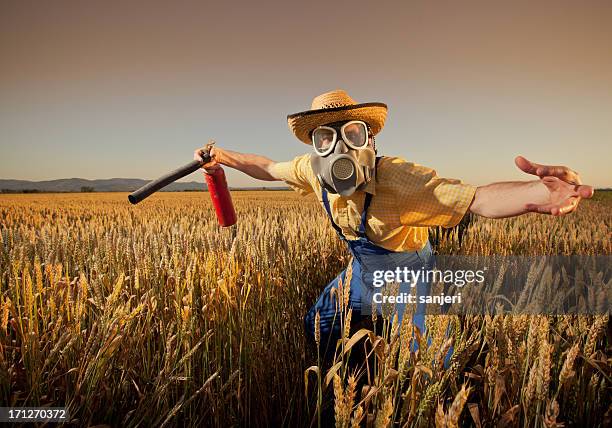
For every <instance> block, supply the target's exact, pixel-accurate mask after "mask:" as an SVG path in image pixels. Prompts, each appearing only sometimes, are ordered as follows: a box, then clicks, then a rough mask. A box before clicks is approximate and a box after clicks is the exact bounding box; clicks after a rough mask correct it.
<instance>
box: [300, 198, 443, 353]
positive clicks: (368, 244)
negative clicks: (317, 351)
mask: <svg viewBox="0 0 612 428" xmlns="http://www.w3.org/2000/svg"><path fill="white" fill-rule="evenodd" d="M322 190H323V192H322V193H323V195H322V196H323V205H324V206H325V210H326V211H327V214H328V216H329V219H330V220H331V223H332V226H333V227H334V229H335V230H336V232H337V233H338V235H339V236H340V239H342V240H343V241H345V242H346V243H347V245H348V249H349V251H350V252H351V254H352V255H353V262H352V268H353V273H352V278H351V288H350V303H349V306H350V307H351V308H352V309H353V313H352V319H353V320H359V319H360V318H361V317H366V316H369V315H371V313H372V312H371V311H372V310H373V309H372V302H373V300H372V294H373V293H374V292H377V291H380V290H378V289H376V288H375V287H374V286H373V275H374V274H373V272H374V271H376V270H393V271H395V270H396V268H397V267H400V268H402V269H403V268H404V267H407V268H408V269H414V270H415V271H416V270H419V269H421V268H424V269H432V268H433V265H434V263H435V257H434V255H433V253H432V249H431V244H430V243H429V241H427V243H426V244H425V246H424V247H423V248H422V249H421V250H418V251H406V252H394V251H390V250H387V249H385V248H382V247H380V246H378V245H376V244H374V243H373V242H372V241H370V240H369V239H368V237H367V235H366V224H367V211H368V207H369V206H370V202H371V201H372V195H371V194H370V193H366V197H365V203H364V209H363V212H362V214H361V224H360V225H359V232H358V235H359V238H358V239H356V240H347V239H346V237H345V236H344V234H343V233H342V230H341V229H340V227H339V226H338V225H337V224H336V223H335V222H334V219H333V217H332V215H331V209H330V205H329V200H328V197H327V191H326V190H325V189H322ZM345 274H346V269H345V270H344V271H342V272H341V273H340V274H339V275H338V276H337V277H336V278H335V279H334V280H333V281H331V282H330V283H329V284H328V285H327V286H326V287H325V290H323V293H321V295H320V296H319V299H318V300H317V302H316V303H315V304H314V305H313V306H312V307H311V308H310V310H309V311H308V313H307V314H306V316H305V317H304V323H305V327H306V332H307V334H308V335H309V336H310V338H313V337H314V331H315V316H316V314H317V312H319V315H320V330H321V344H322V346H326V344H329V346H330V347H333V346H334V344H335V343H336V341H337V339H339V338H340V331H341V330H340V328H341V326H340V315H339V314H338V313H337V308H336V302H335V297H333V296H332V295H331V293H330V292H331V289H332V288H336V287H337V286H338V279H339V278H342V280H343V281H344V277H345ZM416 288H417V295H418V296H421V295H426V294H428V293H429V284H428V283H427V282H424V281H422V280H421V281H419V282H418V283H417V284H416ZM410 291H411V288H410V284H408V283H403V284H400V292H407V293H409V292H410ZM377 306H378V308H377V311H378V313H379V314H380V305H377ZM395 307H396V309H397V312H398V321H400V322H401V320H402V317H403V314H404V309H405V304H396V305H395ZM413 323H414V325H415V326H417V327H418V328H419V330H420V331H421V332H422V333H423V332H424V331H425V305H424V304H418V305H417V307H416V310H415V313H414V316H413ZM332 353H333V351H332Z"/></svg>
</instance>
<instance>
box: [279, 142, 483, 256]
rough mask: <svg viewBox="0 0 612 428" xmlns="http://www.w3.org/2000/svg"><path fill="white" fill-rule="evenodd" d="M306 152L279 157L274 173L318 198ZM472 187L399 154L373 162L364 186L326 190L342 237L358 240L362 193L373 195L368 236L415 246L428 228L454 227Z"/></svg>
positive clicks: (393, 245)
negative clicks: (344, 190)
mask: <svg viewBox="0 0 612 428" xmlns="http://www.w3.org/2000/svg"><path fill="white" fill-rule="evenodd" d="M310 156H311V154H310V153H308V154H305V155H302V156H298V157H296V158H295V159H293V160H292V161H288V162H278V163H276V164H275V166H274V171H273V174H274V175H275V176H276V177H279V178H281V179H282V180H284V181H285V182H286V183H287V184H288V185H289V186H291V187H292V188H293V189H294V190H296V191H297V192H299V193H300V194H301V195H308V194H310V193H312V192H315V194H316V196H317V198H318V200H319V201H320V202H321V203H322V201H323V199H322V195H321V186H320V185H319V182H318V180H317V178H316V176H315V174H314V172H313V170H312V167H311V166H310ZM475 191H476V187H475V186H473V185H470V184H465V183H462V182H461V181H460V180H455V179H448V178H441V177H438V176H437V175H436V171H434V170H433V169H431V168H427V167H425V166H422V165H418V164H415V163H412V162H407V161H405V160H404V159H402V158H398V157H386V156H385V157H383V158H381V159H380V161H379V162H378V167H377V172H376V180H371V181H370V182H369V183H368V184H367V185H366V187H365V188H364V190H363V191H359V192H355V193H354V194H353V195H351V196H348V197H345V196H340V195H335V194H332V193H328V198H329V204H330V208H331V212H332V216H333V218H334V221H335V222H336V224H337V225H338V226H340V228H341V229H342V233H343V234H344V236H345V237H346V239H349V240H353V239H357V238H358V236H357V231H358V230H359V224H360V222H361V213H362V211H363V205H364V202H365V192H368V193H371V194H372V195H373V197H372V201H371V203H370V208H369V209H368V215H367V228H366V233H367V236H368V238H369V239H370V241H372V242H373V243H375V244H376V245H378V246H381V247H383V248H386V249H387V250H391V251H415V250H420V249H421V248H423V246H424V245H425V244H426V243H427V239H428V237H429V235H428V232H429V230H428V227H429V226H443V227H453V226H455V225H457V223H459V221H461V218H462V217H463V215H464V214H465V212H466V211H467V209H468V207H469V205H470V203H471V202H472V199H473V198H474V192H475Z"/></svg>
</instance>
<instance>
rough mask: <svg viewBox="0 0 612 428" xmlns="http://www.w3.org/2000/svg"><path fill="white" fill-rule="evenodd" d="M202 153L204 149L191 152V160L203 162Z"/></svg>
mask: <svg viewBox="0 0 612 428" xmlns="http://www.w3.org/2000/svg"><path fill="white" fill-rule="evenodd" d="M203 151H204V148H200V149H196V150H195V151H194V152H193V160H197V161H200V162H204V158H203V156H202V155H203Z"/></svg>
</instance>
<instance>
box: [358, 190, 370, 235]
mask: <svg viewBox="0 0 612 428" xmlns="http://www.w3.org/2000/svg"><path fill="white" fill-rule="evenodd" d="M370 202H372V194H371V193H366V197H365V202H364V203H363V211H362V212H361V224H359V236H360V237H361V238H367V236H366V225H367V224H368V221H367V217H368V208H369V207H370Z"/></svg>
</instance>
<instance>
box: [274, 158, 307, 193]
mask: <svg viewBox="0 0 612 428" xmlns="http://www.w3.org/2000/svg"><path fill="white" fill-rule="evenodd" d="M272 175H274V177H277V178H280V179H281V180H283V181H284V182H285V183H287V184H288V185H289V186H290V187H291V188H292V189H293V190H295V191H296V192H298V193H299V194H300V195H308V194H309V193H312V192H313V191H314V189H313V188H312V186H313V179H314V173H313V172H312V167H311V166H310V154H309V153H307V154H305V155H301V156H297V157H296V158H294V159H293V160H290V161H287V162H276V163H275V164H274V166H273V167H272Z"/></svg>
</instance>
